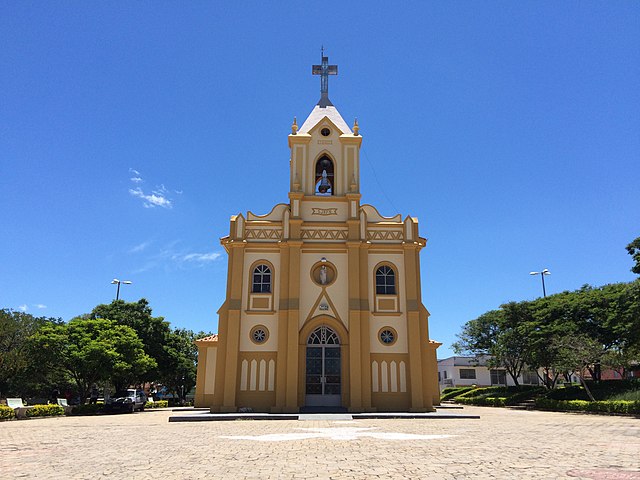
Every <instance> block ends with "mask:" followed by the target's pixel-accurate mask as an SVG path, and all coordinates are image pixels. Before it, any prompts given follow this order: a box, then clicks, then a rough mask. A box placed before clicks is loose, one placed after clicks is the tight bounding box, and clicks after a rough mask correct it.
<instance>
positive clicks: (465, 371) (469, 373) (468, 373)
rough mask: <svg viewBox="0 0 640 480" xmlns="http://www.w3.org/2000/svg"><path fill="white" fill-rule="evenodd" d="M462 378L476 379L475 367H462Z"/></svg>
mask: <svg viewBox="0 0 640 480" xmlns="http://www.w3.org/2000/svg"><path fill="white" fill-rule="evenodd" d="M460 379H461V380H475V379H476V371H475V369H473V368H461V369H460Z"/></svg>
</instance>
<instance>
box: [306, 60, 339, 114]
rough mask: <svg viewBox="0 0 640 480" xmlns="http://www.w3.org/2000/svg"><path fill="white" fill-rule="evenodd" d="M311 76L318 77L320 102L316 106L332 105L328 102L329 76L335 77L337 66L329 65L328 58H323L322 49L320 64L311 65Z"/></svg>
mask: <svg viewBox="0 0 640 480" xmlns="http://www.w3.org/2000/svg"><path fill="white" fill-rule="evenodd" d="M311 74H312V75H320V101H319V102H318V105H320V106H321V107H326V106H328V105H333V104H332V103H331V101H330V100H329V75H337V74H338V66H337V65H329V57H325V56H324V48H322V64H321V65H313V66H312V68H311Z"/></svg>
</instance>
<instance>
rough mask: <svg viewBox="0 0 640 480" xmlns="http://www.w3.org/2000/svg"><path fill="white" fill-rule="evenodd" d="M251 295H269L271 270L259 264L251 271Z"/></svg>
mask: <svg viewBox="0 0 640 480" xmlns="http://www.w3.org/2000/svg"><path fill="white" fill-rule="evenodd" d="M251 292H252V293H271V269H270V268H269V266H268V265H264V264H260V265H258V266H257V267H256V268H254V269H253V286H252V288H251Z"/></svg>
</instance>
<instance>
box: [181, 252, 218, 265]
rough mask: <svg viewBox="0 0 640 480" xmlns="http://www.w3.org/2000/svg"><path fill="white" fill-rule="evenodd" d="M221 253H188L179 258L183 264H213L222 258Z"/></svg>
mask: <svg viewBox="0 0 640 480" xmlns="http://www.w3.org/2000/svg"><path fill="white" fill-rule="evenodd" d="M220 255H221V254H220V253H215V252H211V253H187V254H186V255H181V256H179V259H180V260H181V261H183V262H198V263H206V262H213V261H214V260H217V259H218V258H220Z"/></svg>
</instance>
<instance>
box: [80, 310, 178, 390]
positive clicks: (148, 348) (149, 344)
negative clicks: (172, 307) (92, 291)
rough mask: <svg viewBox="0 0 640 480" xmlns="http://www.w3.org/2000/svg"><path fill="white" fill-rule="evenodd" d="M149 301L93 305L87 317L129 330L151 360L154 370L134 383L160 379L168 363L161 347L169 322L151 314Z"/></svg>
mask: <svg viewBox="0 0 640 480" xmlns="http://www.w3.org/2000/svg"><path fill="white" fill-rule="evenodd" d="M152 313H153V312H152V310H151V307H150V306H149V302H148V301H147V300H146V299H144V298H141V299H140V300H138V301H137V302H124V301H123V300H114V301H113V302H111V303H110V304H102V305H98V306H96V307H95V308H94V309H93V310H92V311H91V313H90V314H89V318H94V319H97V318H106V319H109V320H113V321H115V322H117V323H118V324H120V325H126V326H128V327H131V328H133V330H135V332H136V334H137V335H138V337H139V338H140V340H141V341H142V344H143V348H144V351H145V353H146V354H147V355H149V356H150V357H152V358H153V359H154V360H155V363H156V365H155V367H154V368H152V369H149V370H148V371H146V372H145V373H144V374H143V375H141V377H140V378H137V379H133V381H136V382H140V383H143V382H154V381H158V380H159V379H160V378H161V377H162V376H163V371H162V370H163V368H164V366H165V365H166V364H167V363H168V362H169V361H170V359H169V358H168V352H167V350H166V349H165V345H166V344H167V342H168V338H169V336H170V334H171V328H170V326H169V322H167V321H165V319H164V317H154V316H153V315H152Z"/></svg>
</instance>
